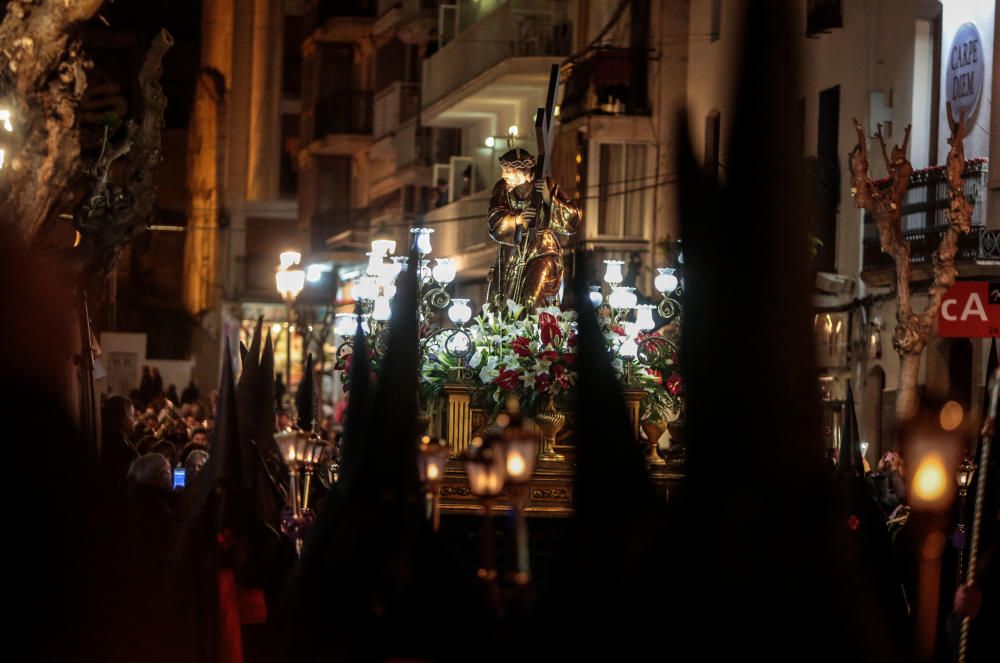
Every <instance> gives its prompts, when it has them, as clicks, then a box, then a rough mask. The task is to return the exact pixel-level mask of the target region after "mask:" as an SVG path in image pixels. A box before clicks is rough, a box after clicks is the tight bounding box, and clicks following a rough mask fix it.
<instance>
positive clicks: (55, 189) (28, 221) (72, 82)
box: [0, 0, 103, 241]
mask: <svg viewBox="0 0 1000 663" xmlns="http://www.w3.org/2000/svg"><path fill="white" fill-rule="evenodd" d="M102 2H103V0H77V1H74V2H67V1H66V0H35V1H34V2H29V1H28V0H13V1H12V2H10V3H8V4H7V14H6V16H5V17H4V19H3V23H2V24H0V89H3V90H5V92H6V94H8V95H9V100H10V101H9V103H10V110H11V119H12V121H13V124H14V135H15V137H16V139H17V144H16V145H15V146H14V147H13V149H12V150H11V151H10V152H9V153H8V154H7V155H6V157H7V158H6V162H7V163H6V165H5V166H4V177H3V178H0V205H2V206H3V208H4V210H5V211H6V213H7V216H8V219H9V222H10V223H11V224H12V225H13V227H14V229H15V230H16V231H17V232H18V234H20V235H21V236H22V237H23V238H25V239H26V240H29V241H30V240H31V239H32V238H33V237H34V236H35V234H36V233H37V231H38V229H39V228H40V227H41V226H42V224H43V223H44V222H45V221H46V220H47V219H48V217H49V216H50V215H51V214H52V213H53V212H54V211H56V207H57V205H58V204H59V202H60V199H61V197H62V194H63V191H64V190H65V188H66V186H67V185H68V183H69V181H70V177H71V176H72V174H73V173H74V171H75V170H76V169H77V168H78V167H79V163H78V162H79V155H80V142H79V129H78V127H77V117H76V111H77V107H78V106H79V104H80V101H81V99H82V98H83V92H84V90H85V89H86V87H87V77H86V74H85V73H84V70H85V69H86V68H87V67H88V66H89V63H88V62H87V61H86V59H85V58H84V56H83V51H82V49H81V48H80V42H79V40H78V39H76V37H75V32H76V26H77V24H79V23H80V22H82V21H85V20H87V19H89V18H91V17H92V16H93V15H94V14H95V13H96V12H97V10H98V9H99V8H100V6H101V4H102Z"/></svg>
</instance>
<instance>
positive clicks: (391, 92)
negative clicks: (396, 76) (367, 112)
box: [372, 81, 420, 140]
mask: <svg viewBox="0 0 1000 663" xmlns="http://www.w3.org/2000/svg"><path fill="white" fill-rule="evenodd" d="M419 111H420V84H419V83H403V82H400V81H397V82H395V83H393V84H392V85H390V86H388V87H387V88H385V89H384V90H382V91H381V92H379V93H378V94H376V95H375V119H374V122H373V124H372V133H373V135H374V137H375V139H376V140H378V139H379V138H381V137H382V136H385V135H386V134H390V133H394V132H395V131H396V129H397V128H399V125H401V124H402V123H404V122H406V121H407V120H409V119H410V118H412V117H416V115H417V113H418V112H419Z"/></svg>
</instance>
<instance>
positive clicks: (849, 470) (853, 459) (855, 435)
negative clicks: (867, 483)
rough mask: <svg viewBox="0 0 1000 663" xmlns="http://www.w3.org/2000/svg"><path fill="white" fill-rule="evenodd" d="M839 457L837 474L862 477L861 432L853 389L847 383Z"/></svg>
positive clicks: (863, 471)
mask: <svg viewBox="0 0 1000 663" xmlns="http://www.w3.org/2000/svg"><path fill="white" fill-rule="evenodd" d="M840 430H841V434H840V457H839V458H838V459H837V474H838V475H850V476H855V477H863V476H864V475H865V463H864V457H863V455H862V453H861V433H860V432H859V431H858V415H857V412H856V411H855V409H854V391H853V390H852V389H851V385H850V383H848V385H847V401H846V402H845V403H844V416H843V419H842V422H841V426H840Z"/></svg>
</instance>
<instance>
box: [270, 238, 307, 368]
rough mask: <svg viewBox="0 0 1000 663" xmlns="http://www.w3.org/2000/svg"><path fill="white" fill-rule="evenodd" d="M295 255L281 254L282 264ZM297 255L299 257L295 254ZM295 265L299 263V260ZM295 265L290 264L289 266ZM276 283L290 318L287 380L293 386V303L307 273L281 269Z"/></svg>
mask: <svg viewBox="0 0 1000 663" xmlns="http://www.w3.org/2000/svg"><path fill="white" fill-rule="evenodd" d="M290 253H295V252H294V251H286V252H285V253H282V254H281V262H282V264H285V262H286V260H287V259H289V256H288V254H290ZM295 255H299V254H298V253H295ZM300 259H301V256H300V257H299V259H297V260H296V261H295V263H297V262H298V260H300ZM295 263H289V266H291V265H292V264H295ZM274 280H275V283H276V284H277V286H278V294H280V295H281V298H282V299H283V300H284V301H285V312H286V315H287V317H288V335H287V337H286V338H285V370H286V371H287V373H286V380H287V383H288V386H289V387H291V385H292V303H293V302H294V301H295V298H296V297H298V296H299V293H300V292H302V289H303V288H304V287H305V285H306V273H305V272H304V271H302V270H301V269H287V268H284V269H281V270H279V271H277V272H275V274H274Z"/></svg>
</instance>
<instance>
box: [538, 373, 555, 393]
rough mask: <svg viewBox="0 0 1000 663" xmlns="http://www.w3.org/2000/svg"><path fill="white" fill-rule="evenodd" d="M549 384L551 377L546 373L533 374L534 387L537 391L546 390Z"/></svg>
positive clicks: (544, 391)
mask: <svg viewBox="0 0 1000 663" xmlns="http://www.w3.org/2000/svg"><path fill="white" fill-rule="evenodd" d="M551 384H552V378H550V377H549V374H548V373H541V374H539V375H536V376H535V389H537V390H538V392H539V393H541V394H544V393H546V392H548V390H549V386H550V385H551Z"/></svg>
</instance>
